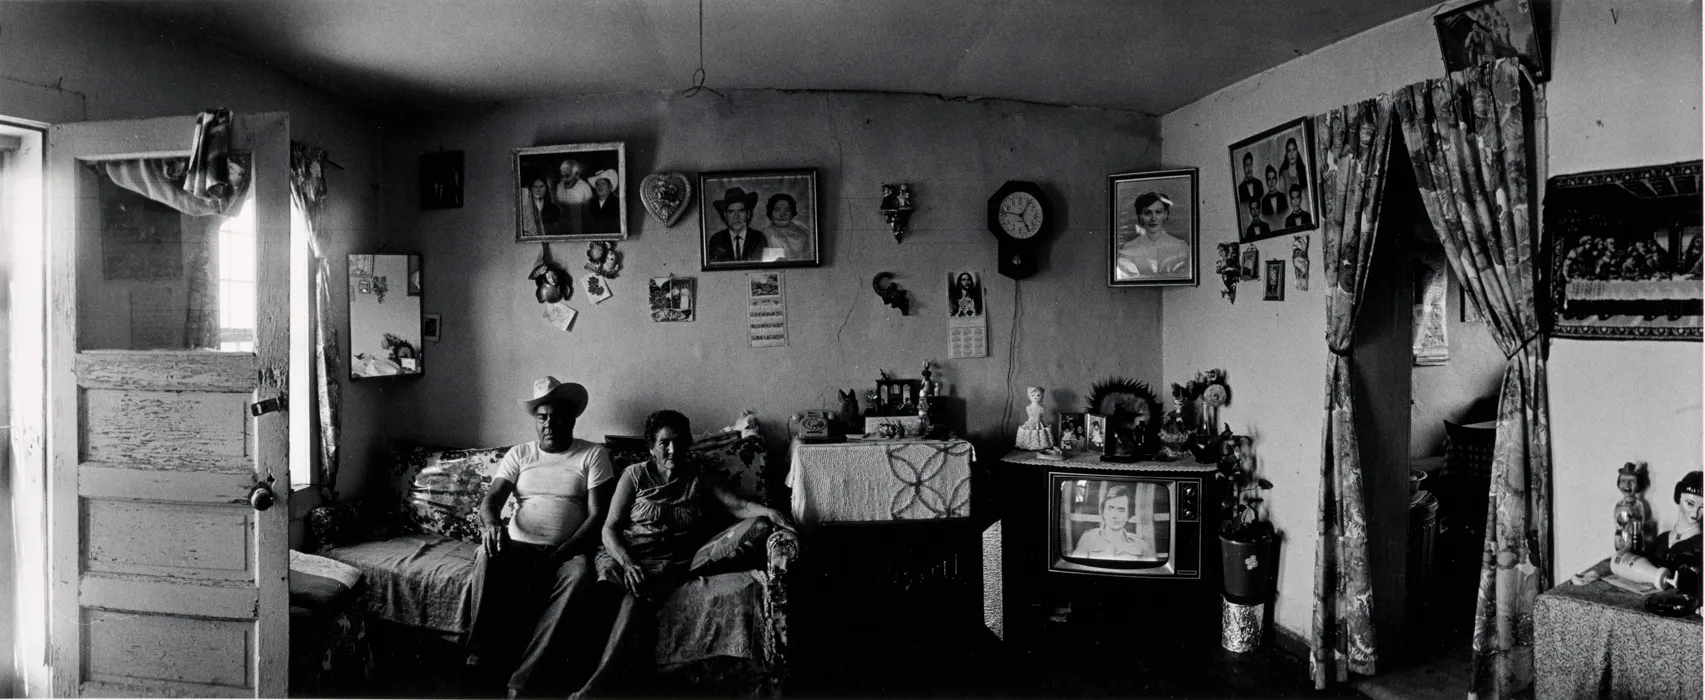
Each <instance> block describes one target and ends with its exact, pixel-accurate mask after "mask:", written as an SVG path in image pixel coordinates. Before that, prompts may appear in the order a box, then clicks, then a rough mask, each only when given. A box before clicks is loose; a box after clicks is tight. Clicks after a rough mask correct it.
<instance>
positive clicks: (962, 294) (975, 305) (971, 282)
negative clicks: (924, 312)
mask: <svg viewBox="0 0 1705 700" xmlns="http://www.w3.org/2000/svg"><path fill="white" fill-rule="evenodd" d="M947 312H948V315H950V316H968V317H972V316H981V315H983V288H982V285H979V284H977V278H976V276H975V275H972V274H971V273H969V272H961V273H958V274H955V275H952V280H951V282H950V283H949V284H948V286H947Z"/></svg>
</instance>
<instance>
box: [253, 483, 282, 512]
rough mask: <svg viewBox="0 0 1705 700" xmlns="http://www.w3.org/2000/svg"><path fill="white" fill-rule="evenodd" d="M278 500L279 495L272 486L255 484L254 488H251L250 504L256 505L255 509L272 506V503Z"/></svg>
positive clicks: (264, 508)
mask: <svg viewBox="0 0 1705 700" xmlns="http://www.w3.org/2000/svg"><path fill="white" fill-rule="evenodd" d="M277 501H278V496H277V494H274V493H273V492H272V487H271V486H267V485H266V484H255V487H254V488H252V489H249V505H251V506H254V509H255V510H266V509H268V508H271V507H272V504H273V503H275V502H277Z"/></svg>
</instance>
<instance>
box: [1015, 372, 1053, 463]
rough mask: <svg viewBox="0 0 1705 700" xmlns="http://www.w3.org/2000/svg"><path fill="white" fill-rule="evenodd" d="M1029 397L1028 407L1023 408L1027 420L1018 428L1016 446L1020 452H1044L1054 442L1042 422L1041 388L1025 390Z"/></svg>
mask: <svg viewBox="0 0 1705 700" xmlns="http://www.w3.org/2000/svg"><path fill="white" fill-rule="evenodd" d="M1025 393H1027V394H1029V395H1030V405H1029V406H1025V407H1024V415H1025V417H1026V418H1027V420H1025V421H1024V425H1020V426H1018V440H1017V444H1016V446H1017V447H1018V449H1021V450H1046V449H1048V448H1050V447H1053V446H1054V440H1053V438H1052V436H1050V435H1049V433H1048V424H1047V423H1045V422H1043V421H1042V387H1039V386H1033V387H1030V388H1028V389H1025Z"/></svg>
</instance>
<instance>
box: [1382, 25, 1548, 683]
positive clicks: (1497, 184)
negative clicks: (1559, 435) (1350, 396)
mask: <svg viewBox="0 0 1705 700" xmlns="http://www.w3.org/2000/svg"><path fill="white" fill-rule="evenodd" d="M1523 81H1524V77H1523V74H1522V70H1521V67H1520V65H1519V64H1518V63H1517V62H1516V61H1515V60H1514V59H1504V60H1502V61H1499V62H1497V63H1491V64H1484V65H1480V66H1475V67H1473V68H1469V69H1467V70H1464V71H1461V72H1458V73H1453V74H1451V75H1450V76H1448V77H1445V78H1442V79H1438V80H1429V81H1427V82H1424V83H1418V84H1415V85H1411V86H1409V87H1408V88H1405V89H1404V90H1402V91H1401V92H1399V93H1398V94H1397V95H1396V102H1397V113H1398V121H1399V122H1400V123H1401V124H1402V128H1403V135H1404V138H1405V140H1406V141H1407V143H1408V147H1409V153H1410V159H1411V160H1412V161H1413V162H1414V164H1415V180H1416V182H1417V183H1418V184H1419V185H1420V188H1421V199H1422V201H1423V202H1424V203H1425V205H1426V210H1427V216H1428V218H1430V219H1431V220H1432V223H1433V228H1435V229H1437V230H1438V233H1439V238H1440V240H1441V241H1443V243H1444V248H1445V254H1446V256H1447V257H1448V258H1449V260H1450V265H1451V269H1452V270H1453V271H1455V273H1456V276H1457V279H1458V280H1461V283H1462V286H1463V288H1464V289H1466V290H1468V293H1469V295H1470V297H1472V299H1473V303H1474V305H1475V306H1476V307H1478V308H1479V309H1480V311H1481V314H1482V315H1483V316H1485V317H1486V319H1487V326H1488V328H1490V329H1491V331H1492V336H1493V338H1494V339H1496V341H1497V343H1498V347H1499V348H1501V349H1502V350H1503V351H1504V355H1505V356H1506V357H1507V358H1508V364H1507V365H1506V366H1505V368H1504V381H1503V385H1502V387H1501V388H1500V390H1499V394H1498V429H1497V445H1496V447H1495V448H1494V456H1493V460H1492V484H1491V494H1490V503H1491V505H1490V507H1489V508H1488V509H1487V513H1486V544H1485V554H1484V557H1483V559H1482V564H1481V569H1480V592H1479V598H1478V600H1477V602H1476V604H1475V611H1474V672H1473V686H1472V692H1473V696H1474V697H1499V698H1506V697H1516V696H1531V695H1532V694H1533V606H1534V602H1535V600H1536V599H1537V598H1538V597H1539V594H1540V593H1541V592H1544V591H1545V590H1546V589H1547V588H1549V587H1550V585H1551V582H1550V580H1549V574H1548V573H1547V568H1546V567H1547V562H1549V561H1551V551H1550V547H1551V513H1550V507H1549V504H1550V502H1551V483H1550V482H1551V428H1550V423H1549V419H1548V417H1547V414H1548V412H1549V405H1550V404H1549V398H1548V397H1547V395H1546V377H1545V355H1546V336H1545V329H1544V328H1543V327H1542V326H1541V324H1540V320H1539V319H1540V315H1539V312H1538V308H1537V302H1538V299H1537V296H1536V287H1537V281H1538V274H1539V270H1538V269H1537V265H1536V262H1535V259H1534V254H1535V252H1536V251H1538V250H1539V249H1540V243H1539V240H1538V239H1539V235H1540V231H1539V230H1538V228H1537V227H1536V226H1534V222H1533V220H1532V219H1531V218H1530V217H1529V212H1530V211H1532V203H1533V189H1532V187H1531V182H1530V180H1531V178H1532V177H1533V174H1534V164H1533V156H1532V155H1531V154H1530V153H1529V144H1530V143H1531V140H1530V139H1531V135H1530V133H1529V130H1530V129H1531V128H1532V126H1533V119H1532V114H1531V113H1532V107H1531V103H1530V101H1529V98H1528V96H1527V95H1525V94H1524V92H1523V91H1524V85H1523Z"/></svg>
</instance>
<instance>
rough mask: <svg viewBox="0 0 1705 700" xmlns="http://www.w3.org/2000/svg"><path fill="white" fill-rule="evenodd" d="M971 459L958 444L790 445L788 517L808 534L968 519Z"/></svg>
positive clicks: (963, 445)
mask: <svg viewBox="0 0 1705 700" xmlns="http://www.w3.org/2000/svg"><path fill="white" fill-rule="evenodd" d="M975 459H976V451H975V450H974V449H972V447H971V443H968V442H965V441H964V440H848V441H847V442H833V443H806V442H800V441H798V440H795V441H794V442H793V449H792V455H791V459H789V460H788V462H789V464H790V468H789V470H788V475H787V486H788V488H790V489H793V517H794V519H795V520H796V521H798V522H799V524H800V525H803V526H807V527H810V526H815V525H821V524H830V523H853V522H879V521H890V520H935V519H947V518H968V517H970V515H971V463H972V462H973V461H975Z"/></svg>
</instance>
